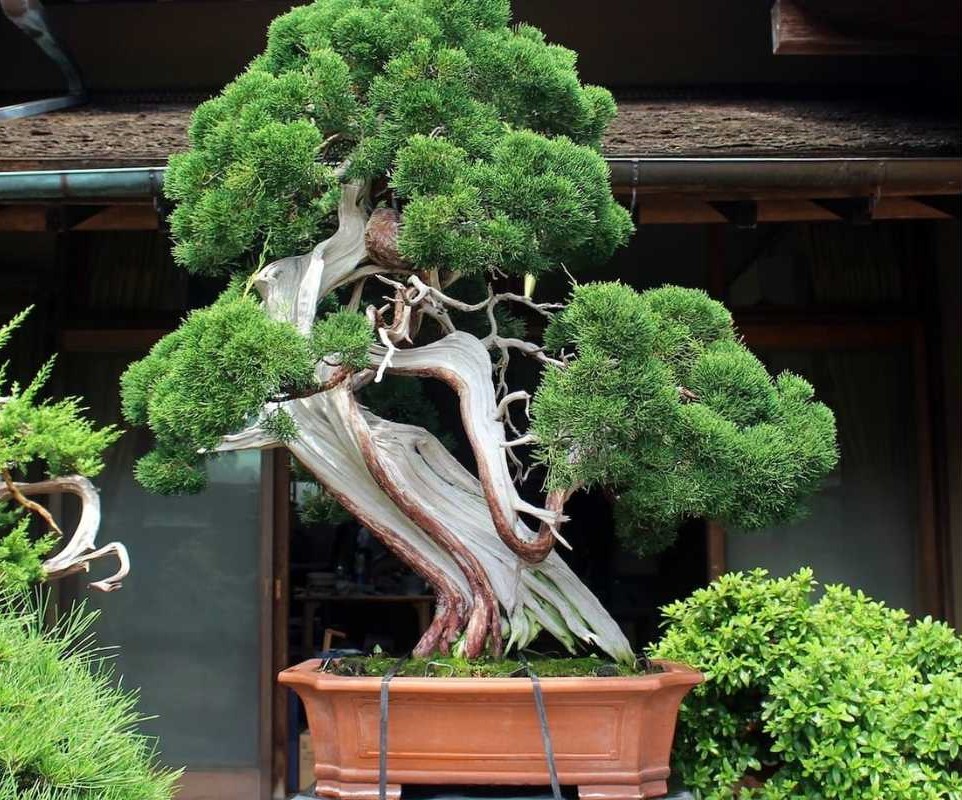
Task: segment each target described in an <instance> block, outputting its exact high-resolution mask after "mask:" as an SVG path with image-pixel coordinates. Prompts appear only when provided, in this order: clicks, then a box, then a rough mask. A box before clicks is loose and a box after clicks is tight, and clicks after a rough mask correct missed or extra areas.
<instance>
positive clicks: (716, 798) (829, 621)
mask: <svg viewBox="0 0 962 800" xmlns="http://www.w3.org/2000/svg"><path fill="white" fill-rule="evenodd" d="M815 589H816V582H815V580H814V578H813V576H812V572H811V570H808V569H803V570H801V571H799V572H797V573H796V574H794V575H792V576H790V577H788V578H781V579H772V578H769V577H768V574H767V573H766V572H765V571H764V570H756V571H754V572H751V573H749V574H743V573H733V574H730V575H725V576H723V577H722V578H720V579H719V580H718V581H717V582H716V583H714V584H712V585H711V586H710V587H708V588H707V589H702V590H699V591H697V592H695V593H694V594H693V595H692V596H691V597H690V598H688V599H687V600H684V601H679V602H677V603H674V604H672V605H670V606H668V607H667V608H666V609H665V616H666V619H667V630H666V633H665V636H664V638H663V639H662V641H661V642H660V643H659V644H658V646H657V647H656V648H655V650H654V653H653V655H654V656H656V657H658V658H665V659H670V660H674V661H683V662H685V663H687V664H690V665H692V666H693V667H695V668H696V669H699V670H701V671H702V672H704V673H705V675H706V677H707V682H706V683H705V684H704V685H702V686H700V687H698V688H696V689H695V690H694V691H693V692H692V694H690V695H689V697H688V698H687V699H686V700H685V703H684V706H683V708H682V712H681V716H680V719H679V730H678V735H677V737H676V741H675V761H674V769H675V770H676V771H677V772H678V773H680V775H681V777H682V779H683V780H684V781H685V782H686V783H687V784H688V785H689V786H690V787H692V788H693V789H694V790H695V792H696V796H697V797H698V798H703V799H704V800H721V799H722V798H731V797H734V796H740V797H742V798H747V797H750V798H765V800H781V798H799V797H808V798H824V799H825V800H828V798H839V799H840V800H856V798H858V800H863V798H864V800H869V799H870V798H871V800H877V799H878V798H892V800H894V799H895V798H898V799H899V800H937V799H938V800H959V798H962V639H960V638H959V636H958V635H957V634H956V633H955V632H954V631H953V630H952V629H951V628H949V627H948V626H947V625H945V624H943V623H939V622H933V621H932V620H931V619H929V618H926V619H924V620H921V621H918V622H913V621H911V620H910V619H909V617H908V615H907V614H906V613H905V612H904V611H898V610H894V609H890V608H887V607H886V606H885V605H884V604H882V603H878V602H874V601H872V600H871V599H870V598H868V597H866V596H865V595H864V594H862V593H861V592H854V591H852V590H851V589H848V588H846V587H844V586H828V587H826V588H825V593H824V595H823V596H822V597H821V599H819V600H817V601H816V600H815V598H814V597H813V594H814V592H815ZM759 784H761V785H759ZM739 785H740V786H742V787H743V788H741V792H740V794H739V789H738V788H736V787H737V786H739Z"/></svg>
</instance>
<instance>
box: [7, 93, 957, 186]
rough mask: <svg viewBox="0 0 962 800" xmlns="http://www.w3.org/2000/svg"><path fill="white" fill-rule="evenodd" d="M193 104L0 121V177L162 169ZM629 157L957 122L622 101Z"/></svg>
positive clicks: (811, 106) (952, 143) (848, 111)
mask: <svg viewBox="0 0 962 800" xmlns="http://www.w3.org/2000/svg"><path fill="white" fill-rule="evenodd" d="M195 105H196V101H195V100H193V101H180V102H146V101H143V100H136V99H134V100H131V99H127V100H125V101H122V102H117V101H94V102H92V103H91V104H89V105H87V106H83V107H80V108H76V109H71V110H67V111H59V112H53V113H50V114H44V115H41V116H35V117H27V118H23V119H17V120H9V121H6V122H3V123H0V171H15V170H36V169H85V168H86V169H92V168H105V167H124V166H159V165H163V164H164V163H165V162H166V160H167V157H168V155H170V154H171V153H173V152H177V151H179V150H183V149H185V148H186V146H187V135H186V131H187V125H188V123H189V120H190V114H191V111H192V109H193V108H194V106H195ZM604 152H605V155H606V156H609V157H612V158H629V157H726V156H757V157H771V156H780V157H826V156H836V157H933V156H959V155H960V152H962V145H960V126H959V120H958V119H957V118H953V117H951V116H949V117H938V116H934V115H922V114H919V113H916V112H909V111H904V110H901V111H893V110H891V109H884V108H880V107H878V106H877V105H872V104H868V103H855V102H851V101H844V102H843V101H818V100H814V101H813V100H804V101H800V100H798V101H781V100H770V99H762V100H760V99H725V98H717V97H716V98H710V99H704V98H702V99H697V98H696V99H692V98H667V99H624V100H621V101H620V102H619V115H618V117H617V119H616V120H615V121H614V123H613V124H612V125H611V128H610V129H609V131H608V133H607V136H606V137H605V141H604Z"/></svg>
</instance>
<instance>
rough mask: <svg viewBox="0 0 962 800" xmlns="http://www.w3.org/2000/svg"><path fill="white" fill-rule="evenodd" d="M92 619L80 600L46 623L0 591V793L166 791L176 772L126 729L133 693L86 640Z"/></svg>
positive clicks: (113, 798) (31, 799)
mask: <svg viewBox="0 0 962 800" xmlns="http://www.w3.org/2000/svg"><path fill="white" fill-rule="evenodd" d="M96 617H97V615H96V614H95V613H91V612H88V611H85V610H84V609H83V607H82V606H81V607H78V608H76V609H74V610H73V611H72V612H70V613H69V614H67V615H65V616H63V617H61V619H60V620H59V622H58V623H57V624H56V625H54V626H53V627H48V626H46V625H45V623H44V609H43V607H42V606H41V605H39V604H38V603H37V602H36V601H35V600H33V599H31V598H30V597H29V596H28V595H26V594H25V593H19V592H12V591H9V590H7V591H0V797H3V798H9V800H169V799H170V798H172V797H173V793H174V785H175V783H176V781H177V778H178V774H177V773H175V772H171V771H169V770H165V769H162V768H160V767H158V766H157V759H156V754H155V751H154V743H153V741H152V740H150V739H148V738H147V737H145V736H143V735H141V734H139V733H137V731H136V726H137V725H138V723H140V722H141V721H142V719H143V718H142V717H141V716H140V715H139V714H138V713H137V711H136V710H135V705H136V702H137V697H136V694H134V693H131V692H128V691H125V690H123V689H120V688H118V687H117V685H116V684H117V682H116V679H115V676H114V675H113V673H112V671H111V669H110V665H109V661H108V660H107V659H106V655H105V654H104V653H102V652H100V651H98V650H97V649H95V648H94V646H93V642H92V638H91V636H90V628H91V626H92V625H93V623H94V621H95V619H96Z"/></svg>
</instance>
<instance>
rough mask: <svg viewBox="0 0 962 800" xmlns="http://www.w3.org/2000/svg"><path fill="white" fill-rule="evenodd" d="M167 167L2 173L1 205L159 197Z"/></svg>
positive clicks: (0, 181)
mask: <svg viewBox="0 0 962 800" xmlns="http://www.w3.org/2000/svg"><path fill="white" fill-rule="evenodd" d="M164 169H165V168H164V167H121V168H117V169H60V170H57V169H54V170H42V171H35V172H0V203H10V202H25V201H36V200H61V201H62V200H100V199H105V200H106V199H109V200H127V199H148V198H154V197H159V196H160V191H161V187H162V186H163V183H164Z"/></svg>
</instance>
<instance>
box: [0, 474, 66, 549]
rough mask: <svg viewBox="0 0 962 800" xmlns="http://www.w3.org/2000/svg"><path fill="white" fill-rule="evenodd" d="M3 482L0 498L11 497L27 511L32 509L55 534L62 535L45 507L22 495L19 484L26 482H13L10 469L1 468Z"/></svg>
mask: <svg viewBox="0 0 962 800" xmlns="http://www.w3.org/2000/svg"><path fill="white" fill-rule="evenodd" d="M3 483H4V485H5V486H6V490H5V491H3V492H0V499H3V498H4V497H6V496H9V497H11V498H13V500H14V502H16V503H17V504H18V505H20V506H21V507H22V508H24V509H25V510H27V511H32V512H33V513H34V514H36V515H37V516H39V517H40V518H41V519H43V521H44V522H46V523H47V527H48V528H50V529H51V530H52V531H55V532H56V534H57V536H63V531H62V530H60V526H59V525H58V524H57V523H56V522H55V521H54V518H53V516H52V515H51V514H50V512H49V511H47V509H45V508H44V507H43V506H42V505H40V503H37V502H35V501H33V500H31V499H30V498H28V497H26V496H24V494H23V492H22V491H21V490H20V486H21V485H22V486H28V484H21V485H18V484H16V483H14V480H13V476H12V475H11V474H10V470H8V469H5V470H3Z"/></svg>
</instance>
